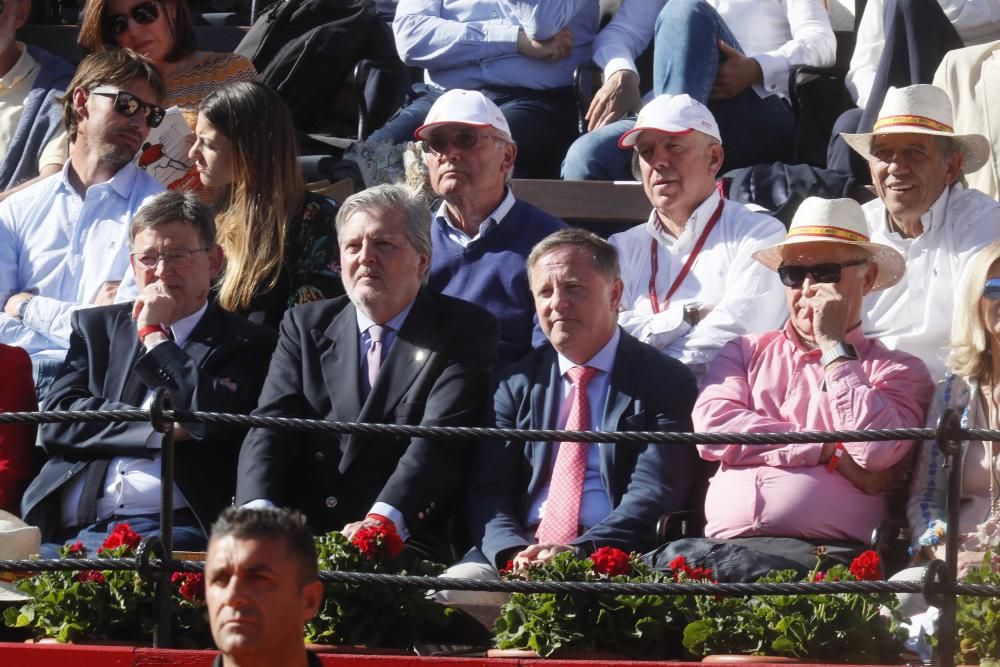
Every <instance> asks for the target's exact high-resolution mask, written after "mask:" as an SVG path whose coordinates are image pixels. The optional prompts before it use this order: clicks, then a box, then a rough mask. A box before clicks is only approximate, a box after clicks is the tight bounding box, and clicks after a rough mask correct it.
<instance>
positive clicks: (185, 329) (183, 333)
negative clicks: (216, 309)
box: [170, 301, 208, 347]
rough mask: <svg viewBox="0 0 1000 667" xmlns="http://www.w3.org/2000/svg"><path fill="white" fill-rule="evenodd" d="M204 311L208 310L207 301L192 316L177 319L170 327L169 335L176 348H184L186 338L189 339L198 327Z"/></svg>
mask: <svg viewBox="0 0 1000 667" xmlns="http://www.w3.org/2000/svg"><path fill="white" fill-rule="evenodd" d="M206 310H208V302H207V301H206V302H205V303H203V304H202V306H201V308H199V309H198V310H196V311H195V312H193V313H192V314H190V315H188V316H187V317H184V318H182V319H179V320H177V321H176V322H174V323H173V324H171V325H170V333H171V334H173V337H174V342H175V343H177V347H184V345H185V343H187V341H188V338H190V337H191V332H192V331H194V328H195V327H196V326H198V322H200V321H201V317H202V315H204V314H205V311H206Z"/></svg>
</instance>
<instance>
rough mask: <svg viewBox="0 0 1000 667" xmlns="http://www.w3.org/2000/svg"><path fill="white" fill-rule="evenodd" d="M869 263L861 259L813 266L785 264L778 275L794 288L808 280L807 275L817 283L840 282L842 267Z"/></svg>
mask: <svg viewBox="0 0 1000 667" xmlns="http://www.w3.org/2000/svg"><path fill="white" fill-rule="evenodd" d="M867 263H868V260H867V259H859V260H855V261H853V262H844V263H843V264H837V263H834V262H830V263H829V264H813V265H812V266H802V265H801V264H784V265H782V266H779V267H778V277H779V278H781V284H782V285H784V286H785V287H791V288H793V289H798V288H800V287H802V283H804V282H805V281H806V276H807V275H808V276H812V278H813V282H816V283H839V282H840V278H841V270H842V269H846V268H847V267H849V266H861V265H862V264H867Z"/></svg>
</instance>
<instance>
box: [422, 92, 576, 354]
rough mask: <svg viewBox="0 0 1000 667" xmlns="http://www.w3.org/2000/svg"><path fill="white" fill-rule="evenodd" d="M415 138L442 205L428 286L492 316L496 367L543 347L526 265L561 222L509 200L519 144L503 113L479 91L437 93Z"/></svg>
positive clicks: (434, 228)
mask: <svg viewBox="0 0 1000 667" xmlns="http://www.w3.org/2000/svg"><path fill="white" fill-rule="evenodd" d="M414 136H415V137H416V138H417V139H420V140H422V141H423V142H424V146H425V147H426V150H425V152H424V155H425V158H424V159H425V161H426V162H427V167H428V169H429V170H430V179H431V187H432V188H433V189H434V192H435V194H437V195H438V196H439V197H441V200H442V201H441V205H440V207H439V208H438V209H437V212H436V213H435V215H434V223H433V225H432V226H431V234H432V242H433V246H432V247H433V249H434V252H433V253H432V254H431V269H430V278H429V280H428V282H427V285H428V288H429V289H430V290H431V291H434V292H440V293H442V294H448V295H449V296H454V297H458V298H459V299H464V300H466V301H471V302H472V303H477V304H479V305H480V306H483V307H484V308H486V309H487V310H489V311H490V312H491V313H493V314H494V315H495V316H496V318H497V320H499V322H500V345H499V347H498V349H497V368H502V367H504V366H506V365H508V364H511V363H513V362H515V361H517V360H519V359H520V358H521V357H523V356H524V355H526V354H527V353H528V352H530V351H531V349H532V347H536V346H538V345H541V344H543V343H544V342H545V336H544V335H543V334H542V331H541V329H540V328H539V327H538V325H537V317H536V316H535V306H534V303H533V301H532V298H531V290H530V289H529V287H528V274H527V271H526V269H525V260H526V259H527V257H528V253H529V252H531V248H532V247H534V245H535V244H536V243H537V242H538V241H541V240H542V239H543V238H545V237H546V236H548V235H549V234H551V233H552V232H555V231H558V230H560V229H562V228H564V227H565V226H566V224H565V223H564V222H563V221H562V220H560V219H559V218H556V217H555V216H552V215H549V214H548V213H546V212H545V211H543V210H541V209H539V208H536V207H534V206H532V205H531V204H528V203H526V202H523V201H518V200H517V199H515V198H514V194H513V193H512V192H511V190H510V188H509V187H508V185H507V184H508V181H509V179H510V174H511V169H512V168H513V165H514V158H515V157H516V156H517V146H516V145H515V144H514V142H513V140H512V139H511V136H510V127H509V126H508V125H507V120H506V119H505V118H504V116H503V113H501V111H500V109H499V108H498V107H497V105H496V104H494V103H493V102H492V101H491V100H490V99H488V98H487V97H486V96H485V95H483V94H482V93H480V92H479V91H471V90H449V91H448V92H447V93H445V94H443V95H442V96H441V97H439V98H438V99H437V101H436V102H435V103H434V105H433V106H432V107H431V110H430V112H428V114H427V118H426V120H425V121H424V124H423V125H421V126H420V127H418V128H417V130H416V132H414Z"/></svg>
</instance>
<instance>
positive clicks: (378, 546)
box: [351, 523, 403, 560]
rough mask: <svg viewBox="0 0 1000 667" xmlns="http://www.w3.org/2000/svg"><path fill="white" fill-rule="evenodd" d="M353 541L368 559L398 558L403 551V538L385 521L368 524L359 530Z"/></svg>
mask: <svg viewBox="0 0 1000 667" xmlns="http://www.w3.org/2000/svg"><path fill="white" fill-rule="evenodd" d="M351 543H352V544H354V546H356V547H357V548H358V550H359V551H360V552H361V553H362V554H364V556H365V558H367V559H368V560H382V559H383V558H390V559H392V558H396V557H397V556H399V554H401V553H402V552H403V540H402V538H401V537H400V536H399V535H398V534H396V530H395V528H394V527H393V526H391V525H389V524H385V523H380V524H375V525H373V526H366V527H364V528H362V529H361V530H359V531H358V532H357V533H356V534H355V535H354V539H352V540H351Z"/></svg>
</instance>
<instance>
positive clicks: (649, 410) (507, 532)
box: [469, 331, 699, 567]
mask: <svg viewBox="0 0 1000 667" xmlns="http://www.w3.org/2000/svg"><path fill="white" fill-rule="evenodd" d="M560 392H561V378H560V375H559V361H558V358H557V354H556V351H555V349H553V348H552V346H551V345H546V346H544V347H541V348H538V349H536V350H534V351H533V352H531V353H530V354H528V356H526V357H525V358H524V359H522V360H521V361H520V362H518V363H517V364H514V365H513V366H511V367H510V368H508V369H507V371H506V373H505V374H504V377H503V379H502V380H501V382H500V386H499V388H498V389H497V391H496V396H495V401H494V404H495V411H496V425H497V427H499V428H531V429H536V428H537V429H551V428H555V427H556V422H557V419H558V416H559V415H558V406H559V400H560ZM697 393H698V392H697V386H696V383H695V380H694V376H692V375H691V372H690V371H688V369H687V368H686V367H685V366H684V365H683V364H681V363H680V362H678V361H676V360H674V359H671V358H670V357H668V356H666V355H664V354H662V353H661V352H659V351H658V350H656V349H655V348H653V347H652V346H650V345H647V344H645V343H641V342H639V341H638V340H636V339H635V338H633V337H632V336H630V335H628V334H627V333H625V332H624V331H622V332H621V339H620V341H619V343H618V350H617V353H616V357H615V365H614V368H613V369H612V372H611V378H610V385H609V392H608V402H607V406H606V407H605V411H604V421H603V429H602V430H606V431H611V430H616V431H690V430H692V426H691V410H692V408H693V407H694V401H695V398H696V397H697ZM600 454H601V457H600V458H601V480H602V482H603V483H604V488H605V490H606V491H607V493H608V500H609V502H610V505H611V508H612V510H611V513H610V514H608V516H607V517H605V519H604V520H603V521H601V522H600V523H598V524H597V525H596V526H591V527H590V528H589V530H587V531H586V532H585V533H584V534H583V535H581V536H580V537H579V538H578V539H577V540H576V542H574V545H576V546H578V547H579V548H581V550H583V551H585V552H589V551H593V550H594V549H596V548H598V547H602V546H614V547H618V548H619V549H623V550H625V551H647V550H649V549H651V548H653V546H655V545H654V542H655V536H656V522H657V520H658V519H659V517H660V516H661V515H663V514H665V513H670V512H674V511H676V510H679V509H687V508H688V507H689V496H690V492H691V488H692V485H693V483H694V481H695V479H696V477H697V476H698V474H699V473H698V453H697V451H696V449H695V446H694V445H656V444H646V443H636V444H623V445H612V444H602V445H600ZM478 458H479V460H478V464H477V471H476V475H475V477H474V481H473V484H472V487H471V489H470V498H469V524H470V525H469V528H470V532H471V535H472V539H473V541H474V543H475V544H476V546H477V547H479V549H480V551H482V553H483V555H485V556H486V558H487V559H488V560H489V561H490V562H491V563H493V564H494V565H497V566H498V567H502V566H503V565H504V564H505V563H499V562H498V558H499V557H506V556H507V553H506V552H507V551H508V550H510V549H515V548H523V547H525V546H527V545H529V544H533V543H534V542H535V538H534V535H532V534H530V532H529V530H528V527H527V526H525V525H524V522H525V518H526V517H527V514H528V510H529V509H530V503H531V499H532V498H533V497H534V494H536V493H537V492H538V491H539V490H540V489H542V488H543V487H544V486H545V484H546V483H548V481H549V478H550V477H551V474H552V466H553V464H554V458H555V457H554V456H553V445H552V443H551V442H528V443H524V442H512V441H507V442H485V443H483V445H482V447H481V449H480V453H479V457H478Z"/></svg>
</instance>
